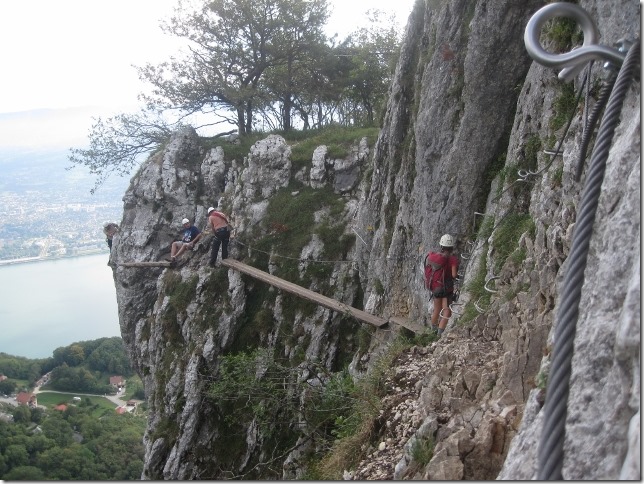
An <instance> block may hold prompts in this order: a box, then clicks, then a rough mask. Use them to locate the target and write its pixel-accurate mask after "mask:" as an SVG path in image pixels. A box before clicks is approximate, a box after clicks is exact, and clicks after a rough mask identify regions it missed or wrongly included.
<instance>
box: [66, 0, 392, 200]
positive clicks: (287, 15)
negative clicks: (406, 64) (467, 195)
mask: <svg viewBox="0 0 644 484" xmlns="http://www.w3.org/2000/svg"><path fill="white" fill-rule="evenodd" d="M327 1H328V0H214V1H205V0H195V1H194V3H191V2H189V1H188V0H179V4H178V6H177V7H176V9H175V15H174V16H173V17H172V18H171V19H169V20H168V21H167V22H166V23H165V24H163V29H164V30H165V31H166V32H167V33H169V34H171V35H173V36H177V37H179V38H181V39H184V40H185V42H186V49H185V50H184V51H183V52H181V54H180V55H178V56H177V57H171V58H170V59H169V60H167V61H165V62H162V63H160V64H158V65H153V64H146V65H144V66H142V67H138V72H139V77H140V78H141V79H142V80H144V81H146V82H147V83H148V84H150V85H151V87H152V90H151V92H150V93H148V94H141V95H140V99H141V100H142V101H143V102H144V104H145V107H144V108H143V109H142V110H141V112H140V113H138V114H120V115H117V116H114V117H112V118H109V119H107V120H105V121H103V120H101V119H100V118H99V119H98V120H97V121H96V122H95V124H94V125H93V127H92V129H91V131H90V135H89V148H86V149H84V148H72V150H71V155H70V157H69V159H70V161H71V162H72V164H73V165H84V166H86V167H88V168H89V169H90V172H91V173H92V174H94V175H96V176H97V184H96V186H98V185H100V184H101V183H102V182H103V181H104V180H105V178H106V177H107V176H109V175H110V174H112V173H116V174H120V175H124V174H128V173H130V172H131V170H132V169H133V168H134V167H135V166H136V165H137V163H138V162H139V161H140V155H142V154H145V153H150V152H151V151H154V150H156V149H157V148H158V147H159V146H160V145H161V144H162V143H163V142H165V141H166V140H167V139H168V137H169V135H170V134H171V133H172V132H173V131H175V130H176V129H177V128H178V127H180V126H181V125H182V124H187V121H188V120H191V124H195V121H194V120H195V119H198V123H199V125H197V126H194V127H195V128H197V129H199V128H205V127H210V128H211V129H212V127H213V126H217V125H228V126H229V127H230V126H235V127H236V131H237V133H238V134H239V135H242V136H243V135H246V134H250V133H252V132H254V131H257V130H258V129H259V130H260V131H287V132H288V131H289V130H291V129H294V128H302V129H310V128H320V127H323V126H325V125H329V124H338V125H341V126H370V125H373V124H374V122H375V121H376V119H377V113H378V110H379V109H382V108H384V104H385V100H386V94H387V90H388V87H389V84H390V81H391V76H392V73H393V60H394V59H395V58H396V57H397V52H398V48H399V41H400V39H399V36H398V32H396V30H395V29H394V27H393V25H394V24H393V23H392V22H391V18H386V19H385V18H383V16H382V14H381V13H379V12H378V11H371V12H370V14H371V16H370V18H369V22H368V24H367V26H364V27H362V28H360V29H359V30H357V31H356V32H354V33H353V34H351V35H349V36H348V37H347V38H346V39H344V40H343V41H342V42H339V43H336V39H335V38H328V37H327V36H326V35H325V33H324V27H325V25H326V23H327V21H328V18H329V12H328V3H327ZM386 22H388V23H386ZM220 134H224V133H220ZM225 134H229V133H225ZM95 188H96V187H95Z"/></svg>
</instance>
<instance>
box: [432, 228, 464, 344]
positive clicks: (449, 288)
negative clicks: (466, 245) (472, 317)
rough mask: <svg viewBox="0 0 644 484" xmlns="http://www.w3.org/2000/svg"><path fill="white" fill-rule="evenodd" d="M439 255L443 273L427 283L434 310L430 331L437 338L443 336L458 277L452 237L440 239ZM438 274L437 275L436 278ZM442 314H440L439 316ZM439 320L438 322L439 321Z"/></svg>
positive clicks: (446, 235)
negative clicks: (432, 298) (442, 260)
mask: <svg viewBox="0 0 644 484" xmlns="http://www.w3.org/2000/svg"><path fill="white" fill-rule="evenodd" d="M439 244H440V247H441V250H440V255H441V256H442V257H443V258H444V260H445V263H444V264H443V266H444V267H443V268H442V269H441V270H442V271H443V273H442V274H440V277H434V278H433V279H432V281H428V282H427V284H428V289H429V290H430V291H431V292H432V295H433V297H434V310H433V311H432V329H433V330H434V331H436V333H437V334H438V336H441V335H442V334H443V331H444V330H445V326H447V322H448V321H449V318H450V317H451V316H452V310H451V309H450V308H449V304H450V302H452V299H453V297H454V281H455V280H456V278H457V277H458V265H459V260H458V257H456V256H455V255H452V252H453V251H454V237H452V236H451V235H449V234H445V235H443V236H442V237H441V239H440V242H439ZM438 275H439V274H437V276H438ZM441 312H442V314H441ZM439 318H440V321H439Z"/></svg>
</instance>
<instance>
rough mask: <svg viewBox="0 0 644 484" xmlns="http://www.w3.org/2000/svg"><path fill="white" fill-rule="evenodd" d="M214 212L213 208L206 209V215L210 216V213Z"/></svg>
mask: <svg viewBox="0 0 644 484" xmlns="http://www.w3.org/2000/svg"><path fill="white" fill-rule="evenodd" d="M214 210H215V207H210V208H209V209H208V215H210V212H214Z"/></svg>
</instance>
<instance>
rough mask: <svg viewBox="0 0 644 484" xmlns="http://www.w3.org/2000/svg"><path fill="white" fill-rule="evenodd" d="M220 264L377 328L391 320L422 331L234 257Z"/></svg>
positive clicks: (414, 326)
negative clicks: (358, 307)
mask: <svg viewBox="0 0 644 484" xmlns="http://www.w3.org/2000/svg"><path fill="white" fill-rule="evenodd" d="M221 264H222V265H223V266H226V267H230V268H231V269H235V270H238V271H239V272H242V273H244V274H248V275H249V276H251V277H254V278H255V279H258V280H260V281H262V282H266V283H267V284H270V285H272V286H274V287H276V288H278V289H282V290H284V291H287V292H290V293H291V294H295V295H296V296H299V297H301V298H304V299H307V300H309V301H312V302H314V303H316V304H319V305H320V306H323V307H325V308H327V309H331V310H332V311H336V312H339V313H345V314H349V315H351V316H353V317H354V318H356V319H358V320H360V321H363V322H365V323H368V324H371V325H372V326H376V327H377V328H383V327H385V326H387V325H388V324H389V323H390V322H391V323H394V324H398V325H400V326H404V327H405V328H407V329H410V330H411V331H413V332H415V333H419V332H422V331H423V329H424V328H422V327H420V326H418V325H416V324H414V323H412V322H410V321H405V320H403V319H401V318H389V319H385V318H381V317H379V316H374V315H373V314H369V313H367V312H365V311H362V310H360V309H356V308H354V307H351V306H348V305H346V304H344V303H341V302H340V301H336V300H335V299H331V298H330V297H326V296H323V295H322V294H318V293H317V292H314V291H311V290H309V289H305V288H303V287H301V286H298V285H297V284H293V283H292V282H289V281H285V280H284V279H280V278H279V277H276V276H273V275H271V274H269V273H267V272H264V271H262V270H259V269H257V268H255V267H252V266H249V265H247V264H244V263H243V262H239V261H237V260H234V259H230V258H229V259H223V260H222V261H221Z"/></svg>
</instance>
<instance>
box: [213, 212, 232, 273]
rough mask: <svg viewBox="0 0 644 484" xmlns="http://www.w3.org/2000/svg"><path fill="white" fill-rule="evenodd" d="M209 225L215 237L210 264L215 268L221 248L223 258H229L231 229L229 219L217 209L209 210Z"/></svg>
mask: <svg viewBox="0 0 644 484" xmlns="http://www.w3.org/2000/svg"><path fill="white" fill-rule="evenodd" d="M208 223H209V224H210V227H211V228H212V233H213V235H214V240H213V243H212V251H211V252H210V262H209V263H208V264H209V265H210V267H215V263H216V262H217V254H218V253H219V246H221V258H222V259H227V258H228V242H229V241H230V231H231V228H230V222H229V221H228V217H226V215H224V214H223V213H222V212H219V211H218V210H215V207H209V208H208Z"/></svg>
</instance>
